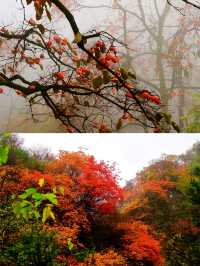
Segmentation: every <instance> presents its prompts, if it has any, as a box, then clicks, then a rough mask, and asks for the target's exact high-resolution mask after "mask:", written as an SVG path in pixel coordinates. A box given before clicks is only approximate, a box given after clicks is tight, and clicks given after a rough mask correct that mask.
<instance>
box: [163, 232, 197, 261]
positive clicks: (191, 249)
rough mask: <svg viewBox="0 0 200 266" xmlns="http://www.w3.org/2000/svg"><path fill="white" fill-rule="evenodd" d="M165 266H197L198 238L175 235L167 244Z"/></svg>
mask: <svg viewBox="0 0 200 266" xmlns="http://www.w3.org/2000/svg"><path fill="white" fill-rule="evenodd" d="M166 250H167V254H166V256H167V266H189V265H192V266H199V265H200V256H199V254H200V236H193V237H191V236H187V237H185V236H182V235H180V234H176V235H174V236H173V237H171V239H170V240H169V241H168V242H167V248H166Z"/></svg>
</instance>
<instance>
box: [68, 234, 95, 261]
mask: <svg viewBox="0 0 200 266" xmlns="http://www.w3.org/2000/svg"><path fill="white" fill-rule="evenodd" d="M67 249H68V250H69V251H70V253H71V254H72V255H73V256H74V257H75V258H76V259H77V260H79V261H84V260H85V259H86V258H87V257H88V256H89V255H91V254H93V253H95V248H85V249H82V250H79V251H75V250H74V244H73V242H72V240H71V238H69V239H68V240H67Z"/></svg>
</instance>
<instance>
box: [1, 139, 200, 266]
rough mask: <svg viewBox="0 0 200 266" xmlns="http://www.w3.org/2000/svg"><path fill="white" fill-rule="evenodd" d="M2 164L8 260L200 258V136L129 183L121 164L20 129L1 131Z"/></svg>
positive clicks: (77, 263)
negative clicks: (38, 140) (32, 142)
mask: <svg viewBox="0 0 200 266" xmlns="http://www.w3.org/2000/svg"><path fill="white" fill-rule="evenodd" d="M129 160H131V158H129ZM0 165H1V166H0V217H1V219H0V264H1V265H2V266H4V265H5V266H7V265H11V266H12V265H13V266H17V265H19V266H28V265H34V266H38V265H44V266H51V265H52V266H61V265H63V266H67V265H69V266H73V265H74V266H84V265H85V266H86V265H88V266H105V265H106V266H126V265H127V266H133V265H135V266H179V265H180V266H181V265H188V266H189V265H193V266H198V265H199V264H200V257H199V254H200V223H199V218H200V212H199V209H200V208H199V204H200V198H199V195H200V144H199V142H197V143H196V144H194V145H193V147H191V149H189V150H188V151H186V152H185V153H184V154H180V155H179V156H177V155H176V156H175V155H163V156H162V157H161V158H158V159H157V160H154V161H152V162H151V163H150V164H149V166H147V167H145V168H144V169H143V170H141V171H140V172H138V173H137V175H136V177H135V178H133V179H132V180H130V181H128V182H127V183H126V185H125V186H124V187H121V186H120V185H119V182H118V181H119V177H118V172H117V171H116V168H115V165H111V164H109V163H108V162H104V161H97V160H96V159H95V158H94V156H91V155H89V154H87V153H85V152H83V151H82V150H79V151H76V152H69V151H66V150H63V151H60V153H59V154H58V155H54V154H52V153H51V152H50V151H49V150H48V149H31V150H28V149H26V148H25V147H24V146H23V140H22V139H20V137H19V136H18V135H11V134H1V135H0Z"/></svg>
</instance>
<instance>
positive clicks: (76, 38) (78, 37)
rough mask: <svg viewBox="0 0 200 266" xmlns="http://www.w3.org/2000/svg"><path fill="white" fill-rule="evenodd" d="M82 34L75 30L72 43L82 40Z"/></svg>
mask: <svg viewBox="0 0 200 266" xmlns="http://www.w3.org/2000/svg"><path fill="white" fill-rule="evenodd" d="M82 38H83V37H82V35H81V33H80V32H77V33H76V35H75V38H74V41H73V43H80V42H81V41H82Z"/></svg>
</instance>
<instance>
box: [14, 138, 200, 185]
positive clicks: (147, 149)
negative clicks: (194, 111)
mask: <svg viewBox="0 0 200 266" xmlns="http://www.w3.org/2000/svg"><path fill="white" fill-rule="evenodd" d="M18 135H19V136H20V137H22V138H23V139H24V145H25V146H26V147H28V148H38V147H48V148H49V149H50V151H52V152H53V153H55V154H57V153H58V152H59V150H67V151H77V150H78V149H79V148H80V147H82V148H84V149H86V152H87V153H89V154H91V155H94V156H95V158H96V159H97V160H105V161H109V162H116V163H117V165H118V169H119V170H120V171H121V175H120V176H121V177H122V178H123V179H124V180H129V179H131V178H133V177H134V176H135V174H136V173H137V172H138V171H140V170H142V168H143V167H145V166H147V165H148V164H149V162H150V161H151V160H154V159H158V158H159V157H160V156H161V155H162V154H177V155H178V154H181V153H183V152H185V151H186V150H187V149H189V148H191V147H192V145H193V144H194V143H195V142H196V141H200V134H18Z"/></svg>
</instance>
